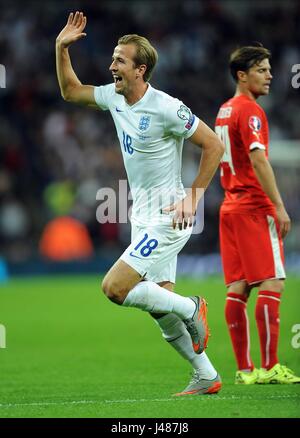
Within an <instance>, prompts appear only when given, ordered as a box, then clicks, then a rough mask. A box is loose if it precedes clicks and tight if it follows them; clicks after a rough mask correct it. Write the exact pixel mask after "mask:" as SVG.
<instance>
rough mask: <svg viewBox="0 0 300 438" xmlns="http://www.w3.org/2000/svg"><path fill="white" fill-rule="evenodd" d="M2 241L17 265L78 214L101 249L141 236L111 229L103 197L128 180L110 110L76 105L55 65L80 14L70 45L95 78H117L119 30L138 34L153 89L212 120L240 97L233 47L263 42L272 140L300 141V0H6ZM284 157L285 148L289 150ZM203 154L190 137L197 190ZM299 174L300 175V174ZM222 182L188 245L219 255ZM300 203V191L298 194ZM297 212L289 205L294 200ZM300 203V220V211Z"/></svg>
mask: <svg viewBox="0 0 300 438" xmlns="http://www.w3.org/2000/svg"><path fill="white" fill-rule="evenodd" d="M0 4H1V15H0V64H2V65H4V66H5V69H6V88H1V89H0V245H1V251H0V252H1V253H2V255H4V256H6V257H7V258H8V259H10V260H13V261H18V260H26V259H27V258H30V257H33V256H35V255H36V253H37V251H38V242H39V240H40V238H41V235H42V231H43V229H44V227H45V226H46V224H47V223H48V222H49V221H50V220H52V219H53V218H55V217H58V216H71V217H73V218H76V219H78V220H79V221H80V222H81V223H83V224H85V225H86V227H87V229H88V232H89V235H90V237H91V239H92V242H93V246H94V248H95V251H96V252H100V253H101V252H107V251H111V253H114V252H115V253H116V254H119V253H120V250H122V249H123V248H125V247H126V245H127V243H128V240H129V237H130V234H129V232H130V227H129V225H128V224H127V225H126V224H117V223H116V224H99V223H98V222H97V220H96V209H97V206H98V205H99V201H97V200H96V193H97V191H98V189H100V188H102V187H112V188H114V189H116V190H117V189H118V181H119V180H120V179H126V175H125V171H124V168H123V163H122V158H121V154H120V151H119V144H118V141H117V136H116V133H115V128H114V126H113V123H112V120H111V118H110V115H109V113H107V112H105V113H100V112H99V111H95V110H93V109H88V108H81V107H79V106H76V105H72V104H70V103H67V102H64V101H63V99H62V98H61V96H60V92H59V87H58V83H57V79H56V72H55V38H56V36H57V34H58V33H59V32H60V30H61V28H62V27H63V26H64V25H65V22H66V19H67V16H68V14H69V12H71V11H76V10H82V11H83V12H84V13H85V14H86V15H87V18H88V23H87V29H86V32H87V37H86V38H85V39H83V40H81V41H80V42H77V43H76V44H75V45H74V46H72V48H71V49H70V53H71V57H72V63H73V67H74V69H75V71H76V73H77V75H78V77H79V79H80V80H81V81H82V82H83V83H85V84H91V85H101V84H107V83H110V82H111V74H110V72H109V71H108V67H109V65H110V62H111V56H112V52H113V48H114V47H115V45H116V43H117V39H118V37H119V36H121V35H124V34H128V33H138V34H141V35H144V36H146V37H148V38H149V39H150V41H151V42H152V43H153V45H154V46H155V47H156V48H157V50H158V53H159V62H158V65H157V68H156V71H155V73H154V75H153V78H152V79H151V84H152V85H153V86H154V87H156V88H159V89H162V90H163V91H165V92H167V93H169V94H171V95H173V96H175V97H178V98H179V99H181V100H183V101H184V103H185V104H186V105H188V106H189V107H190V108H191V109H192V110H193V112H194V113H195V114H197V115H198V116H199V117H200V118H202V119H203V120H204V121H205V122H206V123H208V124H209V125H210V126H211V127H213V125H214V119H215V116H216V113H217V111H218V108H219V106H220V105H221V104H222V103H223V102H224V101H225V100H226V99H228V98H229V97H231V95H232V94H233V90H234V83H233V81H232V80H231V78H230V75H229V72H228V66H227V63H228V56H229V53H230V52H231V51H232V50H233V49H235V48H236V47H238V46H239V45H245V44H251V43H253V42H255V41H260V42H262V43H263V45H264V46H265V47H267V48H269V49H270V50H271V52H272V55H273V57H272V71H273V75H274V79H273V83H272V87H271V94H270V96H269V97H267V98H264V99H262V100H261V102H260V103H261V104H262V106H263V107H264V108H265V109H266V111H267V115H268V119H269V124H270V133H271V141H273V140H281V139H291V140H298V141H299V142H300V123H299V107H300V91H299V89H298V90H295V89H293V88H292V86H291V77H292V72H291V68H292V65H293V64H297V63H298V64H299V63H300V33H299V25H300V3H299V2H297V1H285V2H280V1H268V0H266V1H264V2H259V1H233V0H232V1H230V0H228V1H196V0H194V1H193V0H185V1H184V2H182V1H177V0H173V1H170V2H169V1H164V0H161V1H155V0H154V1H149V0H144V1H130V0H128V1H120V0H119V1H117V0H110V1H108V0H102V1H94V0H93V1H92V0H85V1H79V0H74V1H64V0H61V1H50V0H45V1H43V2H39V1H25V2H24V1H16V0H12V1H10V2H5V3H4V2H3V4H2V0H1V1H0ZM283 153H284V151H283ZM199 157H200V151H199V150H197V149H196V148H195V147H194V146H192V145H191V144H189V143H188V142H187V144H186V147H185V150H184V162H183V179H184V183H185V185H186V186H187V187H188V186H190V184H191V182H192V180H193V177H194V176H195V173H196V171H197V162H198V160H199ZM298 176H299V173H298ZM222 196H223V194H222V190H221V189H220V186H219V181H218V177H215V180H214V183H213V184H212V186H211V187H210V189H209V190H208V192H207V195H206V198H205V228H204V233H203V234H201V235H199V236H194V237H193V238H192V239H191V242H190V243H189V244H188V245H187V246H186V248H185V250H186V251H189V252H198V253H210V252H215V251H218V208H219V204H220V202H221V200H222ZM298 201H299V200H298ZM289 202H290V204H291V207H294V210H295V205H297V206H298V207H299V202H298V204H297V203H296V204H295V198H293V196H290V200H289ZM287 207H288V208H289V205H288V206H287ZM298 207H297V209H296V210H295V213H294V214H295V215H296V216H297V215H298V220H299V221H300V212H299V209H298Z"/></svg>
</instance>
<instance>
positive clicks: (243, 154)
mask: <svg viewBox="0 0 300 438" xmlns="http://www.w3.org/2000/svg"><path fill="white" fill-rule="evenodd" d="M215 131H216V133H217V135H218V136H219V137H220V138H221V140H222V141H223V143H224V144H225V153H224V156H223V158H222V162H221V184H222V187H223V188H224V190H225V199H224V201H223V204H222V207H221V209H222V211H223V212H228V213H229V212H230V213H243V212H245V213H246V212H249V211H254V210H255V212H256V213H257V212H264V213H265V212H267V211H268V212H270V210H272V212H273V211H274V206H273V203H272V202H271V200H270V198H269V197H268V196H267V195H266V194H265V192H264V191H263V189H262V187H261V185H260V183H259V181H258V179H257V178H256V175H255V173H254V170H253V167H252V164H251V161H250V157H249V154H250V152H251V151H252V150H254V149H256V148H259V149H262V150H264V151H265V154H266V156H267V157H268V146H269V130H268V121H267V117H266V114H265V112H264V110H263V109H262V108H261V107H260V106H259V105H258V104H257V103H256V102H255V101H254V100H252V99H250V97H248V96H246V95H243V94H242V95H240V96H236V97H233V98H232V99H229V100H228V101H227V102H225V103H224V104H223V105H222V106H221V108H220V110H219V113H218V115H217V119H216V126H215Z"/></svg>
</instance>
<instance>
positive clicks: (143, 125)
mask: <svg viewBox="0 0 300 438" xmlns="http://www.w3.org/2000/svg"><path fill="white" fill-rule="evenodd" d="M150 120H151V116H145V115H144V116H142V117H141V118H140V122H139V130H140V131H147V129H148V128H149V126H150Z"/></svg>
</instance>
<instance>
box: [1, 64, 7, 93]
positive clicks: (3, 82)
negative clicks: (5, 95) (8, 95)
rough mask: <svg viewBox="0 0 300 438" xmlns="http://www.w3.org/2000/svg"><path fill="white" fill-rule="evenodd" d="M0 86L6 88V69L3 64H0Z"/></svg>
mask: <svg viewBox="0 0 300 438" xmlns="http://www.w3.org/2000/svg"><path fill="white" fill-rule="evenodd" d="M0 88H6V69H5V66H4V65H3V64H0Z"/></svg>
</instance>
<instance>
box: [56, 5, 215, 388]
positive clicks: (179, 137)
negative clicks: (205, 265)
mask: <svg viewBox="0 0 300 438" xmlns="http://www.w3.org/2000/svg"><path fill="white" fill-rule="evenodd" d="M86 21H87V20H86V17H85V16H84V15H83V13H82V12H78V11H77V12H76V13H75V14H73V13H71V14H70V15H69V18H68V22H67V24H66V26H65V27H64V29H63V30H62V31H61V33H60V34H59V35H58V37H57V40H56V64H57V76H58V81H59V86H60V89H61V94H62V96H63V98H64V99H65V100H67V101H70V102H75V103H79V104H83V105H87V106H92V107H96V108H98V109H99V108H100V109H102V110H104V111H105V110H109V111H110V113H111V115H112V117H113V120H114V123H115V126H116V130H117V135H118V138H119V141H120V145H121V151H122V155H123V160H124V164H125V168H126V172H127V176H128V182H129V185H130V189H131V193H132V197H133V208H132V217H131V222H132V241H131V244H130V245H129V247H128V248H127V249H126V251H125V252H124V253H123V254H122V255H121V257H120V258H119V259H118V260H117V262H116V263H115V264H114V265H113V266H112V268H111V269H110V270H109V272H108V273H107V274H106V275H105V277H104V280H103V282H102V289H103V292H104V293H105V294H106V296H107V297H108V298H109V299H110V300H111V301H113V302H115V303H117V304H119V305H122V306H128V307H136V308H139V309H141V310H144V311H147V312H150V313H151V315H152V316H153V317H154V318H155V320H156V321H157V323H158V325H159V326H160V328H161V331H162V334H163V337H164V339H166V340H167V341H168V342H169V343H170V344H171V345H172V346H173V347H174V348H175V349H176V350H177V351H178V352H179V353H180V354H181V355H182V356H183V357H184V358H185V359H187V360H188V361H189V362H190V363H191V365H192V367H193V368H194V373H193V377H192V380H191V381H190V383H189V385H188V386H187V387H186V388H185V389H184V390H183V391H181V392H179V393H177V394H176V395H185V394H211V393H216V392H218V391H219V390H220V389H221V379H220V376H219V374H218V373H217V371H216V370H215V369H214V367H213V365H212V364H211V362H210V361H209V359H208V357H207V355H206V353H205V352H204V349H205V348H206V345H207V341H208V335H209V332H208V325H207V319H206V310H207V308H206V302H205V300H204V299H203V298H201V297H198V296H195V297H184V296H181V295H179V294H177V293H175V292H173V287H174V284H175V275H176V262H177V254H178V253H179V252H180V250H181V249H182V247H183V246H184V245H185V243H186V242H187V240H188V239H189V237H190V235H191V231H192V225H193V218H194V215H195V212H196V209H197V204H198V202H199V200H200V198H201V196H202V195H203V191H204V190H205V189H206V188H207V186H208V185H209V183H210V181H211V179H212V177H213V175H214V173H215V171H216V169H217V168H218V165H219V162H220V160H221V157H222V155H223V153H224V146H223V143H221V141H220V140H219V139H218V137H217V136H216V134H215V133H214V132H213V131H212V130H211V129H210V128H209V127H208V126H207V125H205V124H204V123H203V122H202V121H200V120H199V119H198V117H196V116H195V115H193V114H192V112H191V111H190V109H189V108H187V107H186V106H185V105H184V104H183V103H182V102H181V101H179V100H178V99H174V98H173V97H171V96H169V95H168V94H166V93H163V92H161V91H158V90H156V89H154V88H153V87H151V85H150V84H149V82H148V81H149V79H150V77H151V73H152V71H153V68H154V67H155V64H156V62H157V52H156V50H155V49H154V47H152V45H151V44H150V43H149V41H148V40H147V39H146V38H144V37H141V36H139V35H135V34H134V35H125V36H123V37H121V38H120V39H119V41H118V45H117V46H116V47H115V49H114V52H113V56H112V63H111V66H110V67H109V70H110V71H111V73H112V76H113V79H114V83H112V84H109V85H104V86H99V87H94V86H90V85H83V84H82V83H81V82H80V81H79V79H78V78H77V76H76V74H75V72H74V70H73V68H72V65H71V61H70V56H69V53H68V47H69V46H70V44H72V43H73V42H75V41H77V40H79V39H80V38H82V37H84V36H85V35H86V34H85V33H84V32H83V31H84V28H85V26H86ZM191 86H192V84H191ZM186 138H189V139H190V141H192V142H193V143H194V144H196V145H198V146H201V147H202V157H201V162H200V166H199V173H198V175H197V176H196V178H195V181H194V183H193V185H192V188H191V190H190V192H189V193H188V195H186V193H185V191H184V188H183V185H182V182H181V155H182V146H183V142H184V139H186Z"/></svg>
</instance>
